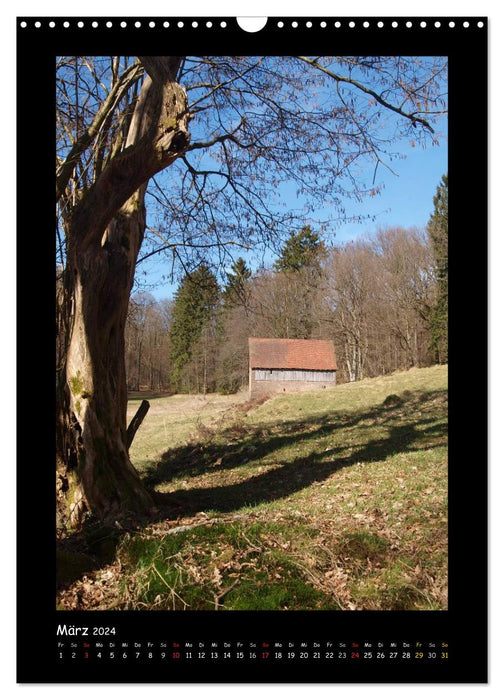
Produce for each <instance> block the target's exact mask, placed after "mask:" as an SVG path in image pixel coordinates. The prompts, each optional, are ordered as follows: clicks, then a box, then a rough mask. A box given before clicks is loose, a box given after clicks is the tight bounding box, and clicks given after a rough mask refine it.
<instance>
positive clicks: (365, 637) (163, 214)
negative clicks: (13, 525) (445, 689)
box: [17, 17, 488, 684]
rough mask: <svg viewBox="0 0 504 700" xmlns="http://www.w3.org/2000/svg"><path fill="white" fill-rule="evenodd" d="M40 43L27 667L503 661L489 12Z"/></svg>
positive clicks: (317, 668)
mask: <svg viewBox="0 0 504 700" xmlns="http://www.w3.org/2000/svg"><path fill="white" fill-rule="evenodd" d="M17 36H18V44H17V61H18V96H17V100H18V102H17V105H18V115H19V128H18V164H19V165H23V164H24V163H25V162H30V163H31V164H32V165H31V166H30V167H31V168H32V170H31V178H32V181H33V183H35V184H36V186H34V187H33V188H32V192H31V194H30V199H29V202H30V204H29V206H28V204H27V202H28V199H27V198H26V183H25V181H24V180H23V172H24V167H18V221H17V227H18V246H19V250H22V251H23V255H22V256H21V257H20V258H18V260H19V262H18V308H17V314H18V347H30V346H35V347H34V350H36V353H34V355H33V357H34V358H35V359H36V367H35V368H34V371H27V366H26V364H24V363H22V364H21V363H20V364H19V366H18V373H17V381H18V397H21V398H22V399H23V401H19V403H18V426H19V428H18V435H17V437H18V471H17V474H18V552H19V554H20V555H21V556H19V555H18V597H17V600H18V605H17V610H18V630H19V637H18V641H17V648H18V682H28V683H33V682H35V683H40V682H49V683H54V682H57V683H68V682H70V683H96V682H107V683H111V682H121V683H130V682H131V683H142V682H148V683H180V682H183V683H192V682H198V683H208V682H228V680H229V676H228V673H229V671H230V670H231V669H232V670H234V671H236V672H238V674H239V682H241V683H268V682H276V683H278V682H291V683H298V682H300V683H319V684H320V683H348V682H350V683H363V682H364V683H375V682H406V683H418V682H420V683H426V682H442V683H449V682H459V683H464V682H467V683H477V682H478V683H484V682H486V679H487V656H486V654H487V639H486V634H487V565H488V562H487V553H486V545H487V531H486V518H487V513H486V509H487V473H486V468H487V464H486V459H487V455H486V447H485V445H484V444H483V442H482V441H481V440H478V439H469V438H470V437H471V438H472V437H473V436H478V435H482V434H485V432H486V430H487V424H486V421H487V415H486V402H487V387H486V361H487V357H486V354H487V345H486V343H487V340H486V338H487V326H486V324H487V321H486V311H487V298H486V285H487V280H486V275H487V228H486V227H487V212H486V196H487V179H486V167H487V152H486V147H487V144H486V114H487V112H486V109H487V107H486V100H487V94H486V87H485V79H486V71H487V63H486V59H487V57H486V41H487V20H486V18H479V17H478V18H476V17H470V18H467V19H466V18H457V19H456V20H450V19H448V18H432V17H431V18H411V19H408V18H380V17H369V18H367V17H362V18H338V17H298V18H294V17H289V18H288V17H270V18H268V19H267V20H266V21H265V22H263V23H262V24H261V25H260V23H258V22H256V23H252V25H251V26H249V28H248V29H244V28H243V27H242V26H241V24H240V21H238V20H236V18H233V17H190V18H187V17H152V18H151V17H143V18H141V17H139V18H136V17H82V18H81V17H69V18H65V17H54V18H51V17H45V18H39V17H27V18H25V17H18V19H17ZM469 40H470V41H471V42H472V52H471V53H470V55H469V54H468V53H467V51H466V46H467V42H468V41H469ZM189 47H192V48H194V49H195V54H194V55H171V54H179V53H183V49H186V48H189ZM216 50H217V51H218V53H219V55H214V53H215V51H216ZM35 51H36V53H37V58H38V66H37V80H34V81H33V82H31V83H30V89H29V90H28V89H25V84H26V83H25V78H24V77H23V76H26V74H27V71H29V70H30V66H32V64H33V55H34V52H35ZM165 53H170V55H165ZM476 81H477V82H476ZM469 83H470V84H472V85H474V86H475V90H476V87H477V96H478V99H477V101H474V100H473V101H472V102H471V107H472V109H471V119H472V128H473V133H474V134H477V135H478V140H476V139H475V140H474V141H473V143H472V148H471V152H470V157H469V158H468V155H467V140H466V138H465V134H466V129H467V121H468V109H467V107H468V101H467V85H468V84H469ZM474 95H476V91H475V92H474ZM33 105H37V120H38V125H37V130H38V131H37V134H38V140H37V144H38V150H37V154H36V157H34V155H33V144H32V142H31V141H30V139H27V138H25V135H26V134H27V133H29V129H30V124H31V114H32V111H33ZM54 184H55V186H56V197H55V203H56V216H54V208H53V206H54V205H53V199H52V198H53V197H54ZM35 232H36V235H35ZM28 240H29V241H30V244H29V245H28V244H27V242H28ZM21 260H22V266H21ZM27 280H29V281H30V284H29V285H27V284H26V281H27ZM469 289H470V292H469ZM30 315H31V316H32V317H33V318H35V317H37V318H38V319H39V320H40V325H41V328H45V329H47V333H46V332H45V331H43V332H41V333H40V334H38V335H37V336H33V333H32V332H31V331H30V328H29V324H27V323H25V322H24V319H25V318H28V316H30ZM34 338H35V339H34ZM35 374H36V382H37V390H38V391H37V395H38V396H39V397H40V400H41V401H43V406H42V404H41V409H39V411H38V412H37V418H36V420H28V419H27V414H26V402H25V401H24V397H27V396H29V395H30V392H31V395H33V382H34V381H35ZM28 440H32V441H33V443H34V444H37V446H38V450H37V460H36V461H37V466H38V467H39V468H37V469H31V468H30V469H29V467H31V464H32V463H33V454H29V452H28V451H27V450H26V444H27V442H28ZM28 474H29V478H30V482H31V488H30V489H27V488H26V482H27V479H28ZM26 513H30V515H31V516H32V517H31V519H30V520H29V519H28V518H27V517H26ZM34 522H36V530H34V529H33V523H34ZM34 533H36V547H37V550H39V551H40V553H42V554H43V556H44V561H45V562H46V563H47V566H46V571H45V574H46V575H43V576H41V577H39V580H38V583H37V586H36V588H35V589H34V588H33V586H32V576H31V574H30V567H29V564H28V561H27V558H26V557H25V556H23V552H24V551H25V547H26V544H27V543H28V542H30V538H31V539H32V540H33V537H34ZM469 541H471V542H476V541H477V542H478V543H479V544H478V546H477V547H475V548H474V547H471V551H470V557H469V556H468V546H469ZM468 571H471V572H475V571H477V572H478V575H477V576H473V577H472V579H474V580H472V582H471V598H472V599H474V600H476V601H477V603H476V604H475V605H472V604H471V605H469V601H468V595H467V575H468ZM27 600H30V606H31V607H35V608H36V610H37V614H38V619H39V624H40V628H39V639H40V640H42V644H41V647H40V651H39V653H38V656H37V658H36V659H34V658H32V656H31V655H27V654H26V644H27V643H28V642H27V639H28V637H27V632H26V629H27V626H26V622H25V621H26V619H27V616H28V610H27V606H26V601H27ZM475 649H477V653H475V651H474V650H475Z"/></svg>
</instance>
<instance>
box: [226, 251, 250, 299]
mask: <svg viewBox="0 0 504 700" xmlns="http://www.w3.org/2000/svg"><path fill="white" fill-rule="evenodd" d="M251 276H252V272H251V270H250V269H249V268H248V267H247V263H246V262H245V260H244V259H243V258H238V260H236V262H234V263H233V264H232V265H231V272H228V273H226V277H227V281H226V286H225V288H224V292H223V298H224V304H225V306H226V307H227V308H231V307H233V306H236V305H237V304H242V305H244V304H245V301H246V282H247V280H248V279H250V277H251Z"/></svg>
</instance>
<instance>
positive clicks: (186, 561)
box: [72, 367, 447, 610]
mask: <svg viewBox="0 0 504 700" xmlns="http://www.w3.org/2000/svg"><path fill="white" fill-rule="evenodd" d="M446 387H447V369H446V367H431V368H427V369H414V370H410V371H409V372H403V373H396V374H394V375H391V376H388V377H380V378H376V379H369V380H364V381H362V382H357V383H355V384H344V385H339V386H337V387H335V388H334V389H332V390H326V391H321V392H313V393H303V394H297V395H296V394H293V395H288V396H285V395H282V396H279V397H277V398H272V399H269V400H267V401H265V402H263V403H262V404H261V403H260V402H248V401H247V399H246V397H245V396H239V397H214V396H212V397H207V399H205V400H204V401H203V400H201V398H198V397H177V396H174V397H165V398H155V399H153V400H152V403H151V405H152V408H151V412H149V414H148V416H147V418H146V420H145V422H144V425H142V426H141V428H140V430H139V431H138V434H137V438H136V439H135V443H134V448H135V452H134V457H135V464H136V465H137V467H139V468H140V470H141V473H142V475H143V477H144V479H145V481H146V483H147V484H148V485H149V487H150V488H152V489H154V490H155V491H156V492H157V493H158V494H159V499H160V500H161V501H162V503H163V508H164V510H162V511H161V514H160V516H159V518H158V519H157V521H156V522H153V523H151V524H150V525H147V526H142V527H141V528H140V529H139V530H138V532H137V533H136V534H129V535H126V536H123V538H122V540H121V543H120V545H119V547H118V549H117V552H116V557H115V561H114V562H113V566H115V567H116V569H114V571H118V570H120V576H118V577H117V585H116V587H115V589H114V595H113V599H110V601H109V603H108V604H109V605H110V607H113V608H116V609H144V608H148V609H177V610H179V609H190V610H194V609H198V610H200V609H211V610H216V609H217V610H242V609H249V610H261V609H262V610H269V609H276V610H316V609H345V610H360V609H364V610H401V609H408V610H440V609H446V607H447V391H446ZM131 410H132V411H133V410H135V407H134V406H133V405H132V407H131ZM142 433H143V435H142ZM137 441H138V442H137ZM180 527H182V528H184V527H185V528H189V529H185V530H177V528H180ZM96 575H97V577H98V578H99V577H100V576H102V575H103V572H98V573H97V574H96ZM72 600H73V598H72ZM106 604H107V603H106V601H105V603H104V602H103V601H102V602H101V603H100V605H101V606H102V607H103V606H104V605H106ZM80 605H83V604H82V602H81V603H80Z"/></svg>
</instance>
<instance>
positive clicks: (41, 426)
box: [17, 17, 488, 683]
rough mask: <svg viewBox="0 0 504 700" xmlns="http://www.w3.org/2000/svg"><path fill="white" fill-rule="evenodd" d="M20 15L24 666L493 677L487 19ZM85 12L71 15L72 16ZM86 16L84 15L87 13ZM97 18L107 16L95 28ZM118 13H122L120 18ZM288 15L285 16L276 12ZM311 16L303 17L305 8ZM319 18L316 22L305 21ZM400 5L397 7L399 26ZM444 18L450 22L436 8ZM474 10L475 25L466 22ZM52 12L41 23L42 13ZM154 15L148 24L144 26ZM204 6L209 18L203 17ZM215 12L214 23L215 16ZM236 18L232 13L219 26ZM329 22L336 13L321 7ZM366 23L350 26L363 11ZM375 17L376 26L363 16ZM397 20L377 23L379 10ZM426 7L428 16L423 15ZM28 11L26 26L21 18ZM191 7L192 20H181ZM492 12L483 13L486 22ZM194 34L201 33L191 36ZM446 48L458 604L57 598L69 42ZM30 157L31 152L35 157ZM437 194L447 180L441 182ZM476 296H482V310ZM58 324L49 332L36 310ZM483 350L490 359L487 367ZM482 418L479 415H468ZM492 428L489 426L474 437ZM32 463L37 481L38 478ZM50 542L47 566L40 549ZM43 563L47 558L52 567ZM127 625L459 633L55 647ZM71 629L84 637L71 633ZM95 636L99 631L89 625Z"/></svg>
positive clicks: (227, 633)
mask: <svg viewBox="0 0 504 700" xmlns="http://www.w3.org/2000/svg"><path fill="white" fill-rule="evenodd" d="M50 19H53V18H50V17H30V18H25V17H22V18H18V20H17V24H18V33H17V77H18V88H17V89H18V93H17V99H18V105H17V106H18V171H17V172H18V175H17V192H18V210H17V222H18V225H17V229H18V230H17V236H18V238H17V241H18V251H17V253H18V255H17V259H18V270H17V279H18V288H17V299H18V302H17V318H18V337H17V342H18V348H19V349H20V350H19V352H21V351H22V349H23V348H27V347H28V348H29V353H30V362H29V367H28V371H27V365H26V362H23V363H22V362H18V368H19V369H18V377H17V380H18V395H19V396H24V395H27V396H30V395H32V394H33V390H34V386H35V385H36V387H37V391H38V393H39V395H40V396H41V397H43V402H44V405H45V406H46V407H47V410H46V411H43V412H41V413H39V415H38V417H37V420H32V419H31V417H30V416H27V415H26V412H25V410H24V409H23V408H22V405H24V404H22V403H21V402H18V405H19V406H20V408H19V409H18V416H17V419H18V420H17V424H18V524H17V527H18V636H17V646H18V681H19V682H107V681H110V682H142V683H144V682H184V681H187V682H191V683H193V682H212V681H218V682H226V681H227V680H229V681H231V680H232V681H234V682H236V681H237V680H238V681H243V682H256V683H257V682H272V681H282V682H309V683H315V682H325V683H328V682H343V681H344V682H349V681H355V682H359V683H363V682H380V681H386V682H451V683H453V682H465V683H468V682H479V683H481V682H485V681H486V678H487V563H488V562H487V455H486V451H485V449H486V448H485V445H486V437H487V377H486V366H487V364H486V363H487V344H486V343H487V340H486V339H487V319H486V312H485V311H486V306H487V298H486V295H487V28H486V24H487V20H486V19H485V18H475V17H468V18H463V17H457V18H454V19H455V21H456V27H455V28H450V27H449V26H448V22H449V20H450V18H446V17H445V18H437V17H436V18H432V17H425V18H422V17H415V18H411V21H412V22H413V28H411V29H409V28H406V21H408V18H406V17H403V18H399V17H396V18H390V17H387V18H380V17H355V18H350V17H345V18H344V19H341V18H340V21H341V25H342V26H341V27H340V28H339V29H337V30H336V29H335V28H334V21H335V18H329V17H316V18H309V17H303V18H294V17H289V18H270V19H269V21H268V24H267V26H266V27H265V28H264V29H263V30H261V31H260V32H259V33H256V34H250V33H247V32H244V31H242V30H241V29H240V28H239V27H238V25H237V23H236V20H235V19H234V18H230V17H226V18H215V17H209V18H205V17H200V18H194V17H191V18H184V17H177V18H173V17H167V18H166V19H167V20H168V21H169V22H170V28H169V29H165V28H163V27H162V22H163V19H164V18H160V17H153V18H152V20H153V21H155V22H156V25H157V27H156V28H155V29H150V28H147V25H148V22H149V20H150V19H151V18H145V17H138V18H135V17H127V18H125V19H126V20H127V22H128V28H126V29H122V28H120V27H119V21H120V18H119V19H118V18H117V17H111V18H107V17H96V18H90V17H82V18H80V17H69V18H61V17H58V18H55V19H54V21H55V22H56V27H55V28H53V29H50V28H49V27H48V22H49V20H50ZM65 19H68V21H69V22H70V25H71V26H70V28H68V29H65V28H63V26H62V23H63V21H64V20H65ZM81 19H82V21H83V22H84V25H85V26H84V28H82V29H80V28H77V22H78V21H79V20H81ZM93 19H96V20H97V21H98V22H99V28H97V29H93V28H91V26H90V25H91V21H92V20H93ZM108 19H110V21H111V22H113V25H114V26H113V28H112V29H109V28H106V27H105V22H106V21H107V20H108ZM280 19H282V20H283V22H284V28H283V29H279V28H278V27H277V22H278V21H279V20H280ZM296 19H297V21H298V23H299V26H298V27H297V28H296V29H292V28H290V27H289V25H290V24H291V23H292V21H294V20H296ZM308 19H311V21H312V22H313V26H312V28H310V29H306V28H304V26H303V25H304V24H305V23H306V21H307V20H308ZM392 19H394V20H395V21H396V22H397V23H398V27H397V28H393V27H392V26H391V22H392ZM434 19H435V20H439V21H440V22H441V27H440V28H439V29H435V28H434V27H433V21H434ZM465 19H467V20H468V21H469V22H470V28H469V29H465V28H463V26H462V24H463V22H464V21H465ZM37 20H39V21H40V22H41V23H42V27H41V28H39V29H36V28H35V27H34V22H35V21H37ZM136 20H138V21H141V22H142V29H136V28H134V27H133V24H134V22H135V21H136ZM195 20H196V21H198V23H199V28H197V29H194V28H192V27H191V23H192V22H193V21H195ZM207 20H211V21H212V23H213V28H212V29H207V28H206V27H205V23H206V21H207ZM221 20H225V21H226V23H227V27H226V28H225V29H223V28H221V27H220V21H221ZM322 20H325V21H326V22H327V27H326V28H325V29H321V28H320V27H319V24H320V21H322ZM352 20H353V21H354V22H355V23H356V27H355V28H353V29H351V28H349V27H348V23H349V22H350V21H352ZM366 20H367V21H369V23H370V27H369V28H367V29H364V28H363V27H362V23H363V22H364V21H366ZM380 20H382V21H383V22H384V24H385V26H384V27H383V28H380V29H378V28H377V26H376V24H377V22H378V21H380ZM423 20H425V21H426V22H427V25H428V26H427V28H425V29H422V28H420V22H421V21H423ZM22 21H26V22H27V25H28V26H27V27H26V28H24V29H21V28H20V24H21V22H22ZM178 21H183V22H184V25H185V26H184V28H183V29H179V28H178V27H176V24H177V22H178ZM478 21H482V22H484V24H485V27H484V28H483V29H480V28H477V26H476V25H477V22H478ZM188 48H190V49H191V51H190V52H188ZM217 52H218V53H219V55H221V54H226V55H228V54H229V55H244V54H247V55H258V54H269V55H299V54H303V55H405V56H408V55H446V56H448V59H449V108H450V113H449V151H448V164H449V168H448V169H449V183H450V194H449V196H450V209H449V231H450V234H449V236H450V238H449V268H450V272H449V342H450V364H449V610H448V611H443V612H361V611H355V612H340V611H335V612H229V611H228V612H225V611H220V612H218V613H214V612H189V611H185V612H145V613H143V612H122V611H121V612H106V611H104V612H64V611H58V612H57V611H56V610H55V531H54V520H55V517H54V512H55V510H54V508H55V493H54V454H55V446H54V412H53V410H52V407H53V406H54V400H55V394H54V373H53V371H54V370H53V368H54V357H55V340H54V311H55V296H54V260H55V247H54V246H55V243H54V216H55V214H54V154H55V128H54V125H55V105H54V96H55V82H54V79H55V57H56V56H57V55H116V54H117V55H137V54H140V55H149V54H151V55H152V54H157V55H162V54H177V55H179V54H184V53H191V54H192V55H207V54H209V55H211V54H216V53H217ZM23 164H29V165H28V166H27V167H25V165H23ZM433 194H434V193H433ZM469 305H471V307H472V306H473V305H474V306H475V308H477V309H479V315H478V316H475V315H474V313H473V312H471V324H470V328H469V326H468V324H467V318H468V313H469ZM33 316H35V317H36V318H40V319H42V321H43V326H44V327H45V328H46V329H47V331H46V333H42V334H40V333H36V334H35V333H34V330H33V324H32V323H30V322H29V319H30V318H33ZM468 358H479V359H478V371H477V374H476V375H474V374H473V373H472V371H471V367H470V366H469V363H468ZM469 420H470V429H469V423H468V422H469ZM477 436H479V438H478V439H475V438H476V437H477ZM27 471H29V474H30V489H29V490H28V489H25V488H23V475H24V474H26V473H27ZM32 548H36V549H37V550H39V552H40V553H41V554H42V558H41V561H42V564H41V565H38V567H39V568H38V570H37V575H36V576H34V575H33V562H32V560H31V558H29V557H27V556H25V553H27V552H30V550H31V549H32ZM40 569H41V570H40ZM65 623H66V624H75V625H77V626H88V627H93V626H94V625H100V626H115V627H116V630H117V632H118V637H119V638H122V639H129V640H134V639H137V640H147V639H151V640H154V639H169V640H180V641H183V640H186V639H187V640H198V639H201V640H223V641H224V640H229V641H233V640H242V641H243V640H247V639H250V640H256V641H258V642H260V641H270V640H271V641H274V640H292V641H295V640H299V641H300V640H311V639H316V640H318V639H320V640H333V639H341V640H346V641H351V640H354V639H355V640H359V641H364V640H369V641H387V640H397V641H401V640H403V639H404V640H410V641H414V640H415V639H419V640H437V641H441V640H442V641H445V642H447V643H448V644H449V652H450V658H449V660H448V661H447V662H444V663H443V664H431V665H429V666H427V665H423V664H422V665H415V664H409V665H408V664H397V663H394V664H390V665H388V664H384V665H382V664H383V662H376V663H372V662H366V664H365V665H364V664H363V663H361V664H359V666H358V667H356V666H349V665H337V664H324V663H323V662H322V664H321V662H317V663H316V664H315V663H314V662H310V661H307V662H303V664H302V665H301V664H300V663H298V664H296V665H292V664H288V665H287V664H281V663H279V664H269V665H266V664H265V665H262V664H261V665H258V664H255V665H253V664H248V663H242V662H239V663H238V662H236V668H237V673H238V675H236V673H234V672H233V669H232V665H233V663H230V662H229V661H226V662H225V663H223V664H222V665H220V664H219V663H215V664H214V663H212V665H208V666H201V665H199V664H198V671H197V676H196V675H195V673H194V670H191V667H190V666H188V665H186V664H181V665H180V666H176V665H174V664H170V665H169V666H167V665H166V664H165V665H163V666H161V665H159V666H156V665H149V666H148V668H147V667H143V666H141V665H139V664H131V665H130V666H128V665H125V664H122V663H121V664H116V665H113V664H111V665H108V666H106V667H105V666H104V667H101V668H99V669H96V671H95V670H94V667H93V670H90V668H89V667H85V668H84V667H82V665H78V664H77V665H72V666H70V665H65V664H63V665H61V664H57V663H56V653H55V649H56V647H55V645H56V628H57V626H58V625H59V624H65ZM66 641H70V638H68V637H67V638H66ZM87 641H89V642H92V641H93V640H92V639H90V638H88V639H87Z"/></svg>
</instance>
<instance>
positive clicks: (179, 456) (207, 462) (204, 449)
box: [145, 391, 447, 517]
mask: <svg viewBox="0 0 504 700" xmlns="http://www.w3.org/2000/svg"><path fill="white" fill-rule="evenodd" d="M397 398H398V400H397V401H394V402H393V405H392V406H391V405H390V404H386V403H385V402H384V404H382V405H380V406H377V407H374V408H373V409H371V410H369V411H365V412H356V413H353V414H349V415H341V414H336V415H334V416H328V417H325V418H320V419H318V418H314V419H310V420H306V421H290V422H287V423H283V424H281V425H272V426H269V427H266V428H261V429H249V430H247V429H244V428H242V430H243V431H244V432H243V434H241V435H238V436H237V435H236V433H237V428H236V427H232V428H230V429H229V433H228V434H227V435H226V431H224V432H223V433H221V434H219V435H218V436H216V438H215V439H214V440H210V441H202V442H199V443H193V444H191V445H188V446H184V447H181V448H176V449H172V450H169V451H167V452H166V453H165V454H164V455H163V457H162V459H161V461H160V463H159V464H158V465H157V467H156V468H154V469H151V470H150V471H149V473H148V474H147V476H146V479H145V480H146V483H147V484H148V485H149V487H151V488H153V487H155V486H157V485H160V484H162V483H169V482H170V481H171V480H172V479H174V478H175V477H177V478H181V477H182V478H183V477H187V478H191V477H195V476H202V475H208V480H209V481H211V475H212V474H217V473H218V472H220V471H229V470H233V469H236V468H239V467H243V466H244V465H245V464H246V463H248V462H255V463H257V462H258V461H260V460H265V461H267V460H268V459H269V460H271V459H272V458H274V457H275V454H274V453H276V452H279V451H280V454H279V455H278V457H277V458H276V459H275V465H274V468H271V469H269V470H268V471H266V472H262V473H260V474H254V475H253V476H251V477H249V478H247V479H246V480H241V481H238V483H234V484H228V485H212V484H211V483H210V484H209V486H204V487H196V488H189V489H178V490H176V491H172V492H170V493H158V492H156V500H157V503H158V504H159V506H160V507H161V508H162V509H163V510H164V508H167V509H168V510H169V511H170V512H171V514H172V515H173V516H177V517H183V516H190V515H194V514H195V513H197V512H199V511H205V510H212V511H218V512H222V513H227V512H230V511H233V510H237V509H239V508H242V507H245V506H256V505H259V504H261V503H269V502H272V501H274V500H276V499H280V498H284V497H286V496H289V495H291V494H293V493H295V492H297V491H300V490H302V489H304V488H306V487H308V486H310V485H312V484H314V483H317V482H322V481H325V480H326V479H327V478H328V477H329V476H331V475H332V474H334V473H336V472H337V471H339V470H341V469H343V468H345V467H349V466H352V465H354V464H357V463H359V462H363V463H367V464H371V463H375V462H381V461H383V460H385V459H387V458H388V457H390V456H392V455H394V454H397V453H404V452H418V451H423V450H427V449H430V448H432V447H433V446H435V445H438V444H442V443H443V442H444V441H445V440H446V434H447V422H446V392H444V391H433V392H428V393H425V392H422V393H417V394H411V393H409V392H408V394H407V398H406V399H404V400H403V399H401V398H400V397H397ZM360 424H361V425H360ZM377 426H380V428H381V429H380V435H379V436H377V437H371V435H368V434H367V432H368V431H369V430H372V429H373V428H376V427H377ZM356 435H358V441H357V442H356V441H355V437H356ZM228 437H232V438H233V441H232V442H231V441H229V440H228V441H226V438H228ZM332 438H334V439H332ZM318 442H320V449H316V450H313V449H311V450H310V451H307V453H306V454H304V455H301V456H299V457H296V458H294V459H285V458H284V459H282V455H281V450H282V449H283V448H290V449H292V448H294V447H295V448H296V449H297V451H298V452H299V451H302V450H303V443H309V444H310V446H311V445H312V444H313V443H315V444H317V443H318ZM328 443H330V446H329V447H328V446H327V444H328ZM305 449H307V446H306V445H305ZM308 449H309V448H308Z"/></svg>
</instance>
